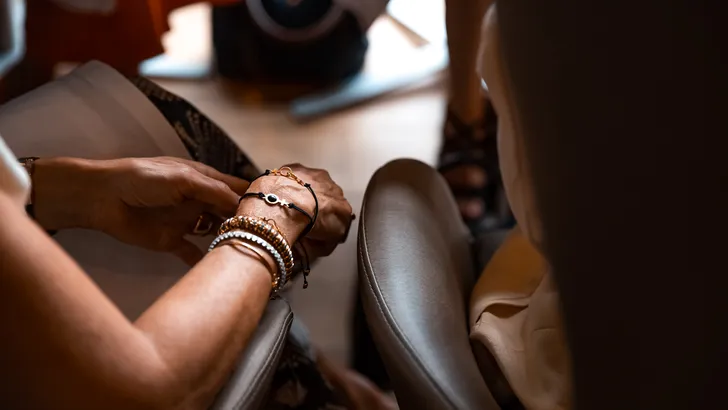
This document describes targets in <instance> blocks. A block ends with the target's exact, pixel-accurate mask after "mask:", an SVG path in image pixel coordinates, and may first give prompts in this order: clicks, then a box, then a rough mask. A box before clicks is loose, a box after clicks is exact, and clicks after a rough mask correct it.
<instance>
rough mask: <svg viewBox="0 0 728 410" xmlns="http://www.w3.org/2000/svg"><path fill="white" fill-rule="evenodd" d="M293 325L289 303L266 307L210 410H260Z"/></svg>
mask: <svg viewBox="0 0 728 410" xmlns="http://www.w3.org/2000/svg"><path fill="white" fill-rule="evenodd" d="M292 322H293V312H292V311H291V308H290V306H289V305H288V302H286V301H285V300H283V299H278V300H273V301H271V302H270V303H269V304H268V307H267V308H266V310H265V313H264V314H263V318H262V319H261V320H260V323H259V324H258V329H257V330H256V331H255V334H253V337H252V338H251V339H250V342H248V346H247V347H246V348H245V352H243V355H242V357H241V358H240V360H239V361H238V365H237V368H236V369H235V371H234V372H233V374H232V376H231V377H230V380H229V381H228V382H227V384H226V385H225V388H224V389H223V390H222V391H221V392H220V393H219V394H218V396H217V399H216V400H215V404H214V405H213V406H212V407H211V408H210V409H211V410H257V409H261V408H262V406H263V405H264V404H265V401H264V400H265V398H266V395H267V393H268V390H269V388H270V384H271V381H272V379H273V374H274V373H275V370H276V367H277V365H278V361H279V360H280V358H281V353H282V352H283V346H284V345H285V342H286V337H287V336H288V330H289V329H290V327H291V323H292Z"/></svg>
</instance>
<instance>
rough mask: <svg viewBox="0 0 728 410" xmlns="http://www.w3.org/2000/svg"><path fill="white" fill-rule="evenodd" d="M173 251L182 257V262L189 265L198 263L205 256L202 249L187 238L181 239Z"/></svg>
mask: <svg viewBox="0 0 728 410" xmlns="http://www.w3.org/2000/svg"><path fill="white" fill-rule="evenodd" d="M171 252H172V254H174V255H175V256H176V257H178V258H180V259H182V262H184V263H186V264H187V265H188V266H194V265H196V264H197V262H199V261H200V260H202V257H203V256H205V253H204V252H202V249H200V248H198V247H197V246H196V245H195V244H193V243H192V242H190V241H188V240H187V239H181V240H180V242H179V244H178V245H177V246H176V247H175V248H173V249H172V251H171Z"/></svg>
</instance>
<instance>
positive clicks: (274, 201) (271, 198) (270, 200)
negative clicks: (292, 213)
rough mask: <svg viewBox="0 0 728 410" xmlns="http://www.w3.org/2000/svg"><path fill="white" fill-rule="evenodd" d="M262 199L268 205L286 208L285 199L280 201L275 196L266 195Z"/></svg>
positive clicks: (286, 202)
mask: <svg viewBox="0 0 728 410" xmlns="http://www.w3.org/2000/svg"><path fill="white" fill-rule="evenodd" d="M263 199H264V200H265V202H266V203H267V204H268V205H280V206H288V204H289V202H288V201H286V200H285V199H281V198H279V197H278V195H276V194H266V195H265V196H263Z"/></svg>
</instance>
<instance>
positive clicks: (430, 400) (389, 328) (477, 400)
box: [358, 160, 498, 410]
mask: <svg viewBox="0 0 728 410" xmlns="http://www.w3.org/2000/svg"><path fill="white" fill-rule="evenodd" d="M471 245H472V241H471V237H470V234H469V233H468V231H467V229H466V228H465V226H464V225H463V224H462V222H461V220H460V217H459V213H458V210H457V206H456V204H455V202H454V200H453V198H452V195H451V194H450V191H449V189H448V187H447V185H446V184H445V182H444V180H443V179H442V178H441V177H440V175H439V174H438V173H437V172H436V171H435V170H434V169H432V168H431V167H429V166H427V165H425V164H423V163H421V162H418V161H415V160H397V161H394V162H391V163H389V164H387V165H385V166H384V167H383V168H381V169H380V170H379V171H377V172H376V173H375V174H374V176H373V177H372V180H371V181H370V183H369V186H368V188H367V192H366V195H365V198H364V205H363V207H362V211H361V220H360V229H359V245H358V249H359V255H358V256H359V258H358V259H359V278H360V290H361V293H362V299H363V303H364V309H365V312H366V317H367V322H368V323H369V326H370V329H371V330H372V334H373V337H374V341H375V343H376V345H377V348H378V350H379V353H380V354H381V355H382V358H383V361H384V363H385V366H386V368H387V372H388V373H389V376H390V377H391V379H392V383H393V386H394V390H395V393H396V395H397V400H398V401H399V404H400V407H401V408H402V409H405V410H406V409H457V410H467V409H480V410H491V409H497V408H498V406H497V405H496V403H495V402H494V401H493V398H492V397H491V395H490V393H489V391H488V387H487V386H486V385H485V383H484V382H483V378H482V377H481V375H480V372H479V370H478V366H477V365H476V362H475V358H474V357H473V353H472V351H471V349H470V344H469V339H468V322H467V302H468V298H469V296H470V289H471V287H472V285H473V280H474V277H473V270H474V263H473V258H472V254H471V251H470V246H471Z"/></svg>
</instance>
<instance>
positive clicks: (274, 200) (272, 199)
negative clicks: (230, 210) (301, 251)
mask: <svg viewBox="0 0 728 410" xmlns="http://www.w3.org/2000/svg"><path fill="white" fill-rule="evenodd" d="M251 197H255V198H260V199H262V200H264V201H265V203H267V204H268V205H278V206H282V207H284V208H290V209H293V210H295V211H298V212H300V213H302V214H303V215H305V216H306V218H308V226H311V224H313V222H314V219H313V217H312V216H311V214H309V213H308V212H306V211H305V210H303V209H301V207H299V206H298V205H296V204H294V203H293V202H288V201H286V200H285V199H281V198H279V197H278V195H276V194H264V193H262V192H246V193H245V194H244V195H243V196H242V197H240V200H241V201H242V200H243V198H251ZM308 226H307V227H308ZM301 236H303V235H301Z"/></svg>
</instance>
